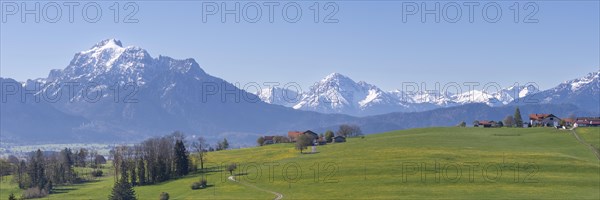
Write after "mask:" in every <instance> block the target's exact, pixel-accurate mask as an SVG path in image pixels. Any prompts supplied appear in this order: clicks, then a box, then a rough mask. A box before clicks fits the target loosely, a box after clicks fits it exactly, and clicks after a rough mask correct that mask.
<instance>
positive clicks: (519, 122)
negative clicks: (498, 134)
mask: <svg viewBox="0 0 600 200" xmlns="http://www.w3.org/2000/svg"><path fill="white" fill-rule="evenodd" d="M514 118H515V125H516V126H517V128H522V127H523V118H521V111H520V110H519V107H517V109H515V116H514Z"/></svg>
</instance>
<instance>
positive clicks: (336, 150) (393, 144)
mask: <svg viewBox="0 0 600 200" xmlns="http://www.w3.org/2000/svg"><path fill="white" fill-rule="evenodd" d="M598 130H599V129H588V128H585V129H579V130H578V133H581V134H582V135H589V136H590V137H588V136H582V137H584V138H585V140H586V141H588V142H590V143H594V141H596V143H595V144H598V143H597V140H594V138H595V136H597V135H598V134H599V133H598ZM594 134H596V135H594ZM588 138H589V139H588ZM596 139H597V137H596ZM309 151H310V150H309ZM317 151H318V153H314V154H300V153H299V152H298V151H297V150H294V146H293V144H275V145H269V146H264V147H257V148H247V149H235V150H227V151H219V152H211V153H209V154H208V161H209V162H210V163H209V164H208V165H207V167H209V168H210V172H207V173H197V174H192V175H189V176H187V177H185V178H181V179H178V180H173V181H169V182H165V183H162V184H159V185H152V186H142V187H136V194H137V195H138V196H139V197H140V199H157V198H158V197H159V194H160V193H161V192H168V193H169V194H170V196H171V199H272V198H274V197H275V196H274V195H273V194H271V193H267V192H265V191H261V190H257V189H255V188H250V187H246V186H243V185H240V184H238V183H233V182H231V181H227V177H228V176H229V172H226V171H223V170H222V169H223V168H224V166H225V165H226V164H229V163H232V162H235V163H238V164H239V166H238V169H237V170H236V171H235V172H234V173H236V174H240V175H238V176H237V178H236V179H238V180H241V181H242V182H245V183H249V184H252V185H255V186H257V187H259V188H262V189H267V190H271V191H276V192H279V193H282V194H283V195H284V198H283V199H348V198H355V199H415V198H425V199H440V198H441V199H508V198H517V199H599V198H600V190H598V188H600V161H599V160H598V159H597V158H596V157H595V156H594V154H593V153H592V152H591V151H590V150H589V148H587V147H585V146H584V145H582V144H580V143H578V142H577V141H576V140H575V138H574V137H573V136H572V135H571V134H570V133H569V132H568V131H560V130H556V129H552V128H527V129H513V128H491V129H487V128H486V129H484V128H454V127H452V128H423V129H411V130H403V131H394V132H388V133H382V134H375V135H368V136H365V137H364V138H351V139H349V140H348V142H346V143H338V144H328V145H324V146H318V147H317ZM202 176H204V177H206V179H207V180H208V182H209V185H210V187H208V188H206V189H202V190H191V189H190V185H191V183H192V182H194V181H198V180H199V179H200V177H202ZM112 182H113V178H112V177H110V176H108V177H104V178H101V179H99V180H98V181H95V182H91V183H86V184H81V185H74V186H70V187H62V188H63V189H64V190H62V191H61V192H63V193H60V194H52V195H50V196H49V198H48V199H106V198H107V196H108V194H109V193H110V190H111V187H112ZM1 186H2V187H1V190H0V191H2V196H1V198H6V197H5V196H7V195H8V194H7V193H6V192H7V191H9V190H10V188H11V187H12V188H14V187H13V186H11V185H10V184H8V183H5V182H3V183H2V185H1Z"/></svg>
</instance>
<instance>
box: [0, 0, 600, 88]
mask: <svg viewBox="0 0 600 200" xmlns="http://www.w3.org/2000/svg"><path fill="white" fill-rule="evenodd" d="M34 2H35V1H34ZM215 2H216V3H218V4H220V3H221V1H215ZM235 2H236V1H226V5H227V6H230V8H231V7H233V6H234V3H235ZM238 2H239V3H240V5H241V6H244V5H247V4H248V3H254V2H253V1H238ZM289 2H293V1H284V2H280V5H279V6H278V7H275V15H274V22H273V23H269V20H268V16H267V14H266V12H267V9H268V8H267V7H264V6H263V7H262V8H261V10H262V12H263V15H262V18H261V19H260V21H258V22H257V23H248V22H246V21H244V20H243V19H242V20H241V22H240V23H235V22H234V21H233V20H234V19H233V16H232V15H228V16H226V17H227V21H226V22H225V23H222V22H221V17H220V16H216V15H213V16H208V17H207V18H206V19H207V22H206V23H204V22H203V21H202V13H203V8H202V3H201V2H196V1H178V2H167V1H146V2H136V5H137V7H138V8H139V11H138V12H137V14H136V15H135V18H136V19H138V20H139V22H137V23H122V18H124V16H125V15H126V14H128V12H127V11H131V10H123V8H122V7H123V6H124V5H123V4H124V3H123V2H121V3H120V7H121V10H120V19H121V20H120V23H115V22H114V21H113V12H112V10H110V6H111V5H112V4H113V3H114V2H111V1H109V2H101V3H100V8H101V9H102V17H101V18H100V20H99V21H98V22H97V23H89V22H86V21H84V19H83V17H82V15H81V12H82V9H81V7H82V6H83V4H85V3H81V5H80V6H79V7H76V8H75V15H74V22H73V23H70V22H69V20H68V14H67V9H66V7H63V9H62V18H61V19H60V20H59V21H58V22H57V23H48V22H45V21H44V19H43V18H42V20H41V21H40V23H36V22H34V21H33V20H34V19H33V18H34V17H33V16H32V15H29V16H26V17H27V18H26V19H27V20H28V21H26V22H25V23H22V22H21V21H20V20H21V16H20V15H18V14H17V15H6V13H7V12H6V11H5V10H4V7H2V9H3V10H2V12H3V13H0V14H2V16H3V17H4V18H3V21H2V23H1V29H0V39H1V48H0V56H1V59H0V66H1V68H0V76H2V77H10V78H14V79H17V80H19V81H24V80H26V79H30V78H38V77H46V76H47V74H48V72H49V70H50V69H56V68H64V67H66V66H67V65H68V64H69V61H70V60H71V59H72V58H73V55H74V54H75V53H76V52H79V51H82V50H85V49H88V48H90V47H91V46H92V45H94V44H95V43H97V42H99V41H101V40H103V39H106V38H117V39H120V40H121V41H122V42H123V44H124V45H125V46H129V45H135V46H140V47H142V48H145V49H147V50H148V51H149V53H150V54H151V55H152V56H154V57H156V56H158V55H167V56H171V57H174V58H181V59H183V58H194V59H196V61H198V63H199V64H200V65H201V67H202V68H203V69H204V70H205V71H206V72H208V73H209V74H212V75H214V76H217V77H220V78H223V79H225V80H227V81H230V82H239V83H241V84H245V83H249V82H259V83H260V82H281V83H287V82H296V83H299V84H300V85H302V86H303V87H308V86H310V85H312V84H313V83H314V82H315V81H318V80H320V79H321V78H323V77H324V76H326V75H327V74H329V73H332V72H339V73H342V74H345V75H347V76H349V77H351V78H353V79H354V80H356V81H359V80H364V81H367V82H369V83H372V84H375V85H377V86H380V87H381V88H382V89H384V90H392V89H397V88H398V89H399V88H401V85H402V82H418V83H421V82H426V83H428V84H429V85H432V84H433V83H435V82H440V83H442V84H444V83H448V82H458V83H462V82H481V83H482V85H483V84H485V83H489V82H496V83H498V84H500V85H501V86H503V87H508V86H510V85H512V84H513V83H515V82H518V83H521V84H525V83H527V82H535V83H537V84H538V85H539V86H540V87H541V88H542V89H547V88H550V87H553V86H555V85H557V84H558V83H560V82H562V81H565V80H568V79H572V78H577V77H581V76H583V75H585V74H586V73H589V72H592V71H596V70H598V68H599V66H600V63H599V62H600V61H599V60H600V58H599V56H600V52H599V48H600V41H599V35H600V27H599V23H600V22H599V18H600V16H599V8H600V5H599V3H598V1H575V2H571V1H545V2H536V4H535V7H537V8H538V12H537V13H536V14H535V15H534V17H533V18H534V19H537V20H539V22H538V23H523V22H522V20H523V19H524V18H525V17H526V15H527V14H529V12H531V11H532V10H531V9H532V8H533V7H529V8H530V9H528V10H525V9H523V6H524V4H525V3H526V2H519V3H520V4H519V5H520V6H519V7H520V9H519V10H520V12H519V23H515V22H513V16H514V15H513V14H514V11H513V10H511V9H510V6H511V5H513V4H514V3H515V2H516V1H498V4H499V5H500V9H501V10H502V16H501V18H500V20H499V21H498V22H496V23H490V22H486V21H485V19H484V17H483V15H482V7H483V6H484V4H486V3H489V2H480V5H479V6H478V7H475V10H474V11H475V13H474V18H473V19H474V22H473V23H470V22H469V20H468V15H467V7H464V6H463V2H452V1H440V2H438V3H440V6H441V7H442V6H445V5H448V4H449V3H458V4H457V5H460V6H461V10H462V12H463V13H462V17H461V18H460V20H459V21H458V22H457V23H449V22H446V21H445V20H444V18H441V21H440V23H435V21H434V16H433V15H426V20H427V21H426V22H425V23H422V22H421V16H420V15H410V16H407V18H406V23H404V22H403V20H402V17H403V14H402V13H403V12H402V11H403V7H402V5H403V2H401V1H337V2H335V3H336V5H337V8H339V11H338V12H337V14H335V16H334V18H335V19H338V20H339V22H338V23H322V18H324V16H325V15H327V14H328V11H331V7H330V10H324V9H323V8H322V7H323V6H324V4H325V3H326V2H324V1H319V3H320V4H319V5H320V7H321V9H320V13H319V14H320V23H314V22H313V11H312V10H310V6H311V5H313V3H315V2H316V1H297V3H298V4H299V5H300V8H301V9H302V17H301V18H300V21H298V22H297V23H289V22H286V21H285V20H284V17H283V16H282V15H281V12H282V7H283V5H284V4H286V3H289ZM415 2H416V3H417V5H419V4H420V3H422V2H421V1H415ZM2 3H5V1H3V2H2ZM20 3H21V2H18V4H17V5H19V7H20V6H21V5H22V4H20ZM39 3H40V4H41V7H43V6H47V3H48V2H45V1H40V2H39ZM59 3H62V2H59ZM255 3H258V5H262V4H263V3H264V2H255ZM404 3H410V2H404ZM424 3H425V5H426V6H428V8H433V6H434V4H435V3H436V2H435V1H426V2H424ZM218 4H217V5H218ZM27 5H28V6H31V7H33V6H34V4H33V2H31V1H30V2H28V3H27ZM205 5H206V4H205ZM405 5H408V4H405ZM249 8H251V7H249ZM292 8H293V7H292ZM448 8H449V9H448V10H449V14H448V15H443V16H448V17H450V18H452V17H453V16H454V14H455V13H453V12H452V9H451V8H452V7H450V6H448ZM492 8H493V7H492ZM49 10H51V9H49ZM249 10H250V12H249V14H248V15H244V16H248V17H249V18H251V17H252V16H254V14H255V13H253V12H252V11H251V9H249ZM288 11H289V10H288ZM492 11H493V10H492ZM492 11H489V10H488V12H489V13H491V14H490V16H492V17H490V18H493V16H494V12H492ZM289 12H290V13H291V14H290V15H291V16H292V17H290V18H293V15H294V12H292V11H289ZM92 14H93V12H92ZM5 15H6V16H5ZM48 15H49V18H51V17H52V16H54V15H52V13H50V14H48ZM50 15H52V16H50ZM443 16H441V17H443ZM42 17H43V16H42ZM4 20H6V21H4Z"/></svg>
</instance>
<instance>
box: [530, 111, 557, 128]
mask: <svg viewBox="0 0 600 200" xmlns="http://www.w3.org/2000/svg"><path fill="white" fill-rule="evenodd" d="M529 123H530V124H531V126H558V125H559V124H560V118H558V117H556V116H554V115H553V114H537V113H536V114H529Z"/></svg>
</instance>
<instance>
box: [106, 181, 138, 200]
mask: <svg viewBox="0 0 600 200" xmlns="http://www.w3.org/2000/svg"><path fill="white" fill-rule="evenodd" d="M108 199H109V200H135V199H136V197H135V191H134V190H133V187H131V184H129V182H127V178H125V177H121V179H120V180H119V181H118V182H117V183H115V186H113V189H112V192H111V194H110V195H109V196H108Z"/></svg>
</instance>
